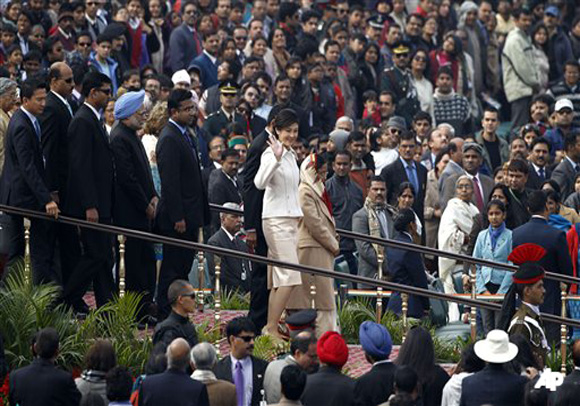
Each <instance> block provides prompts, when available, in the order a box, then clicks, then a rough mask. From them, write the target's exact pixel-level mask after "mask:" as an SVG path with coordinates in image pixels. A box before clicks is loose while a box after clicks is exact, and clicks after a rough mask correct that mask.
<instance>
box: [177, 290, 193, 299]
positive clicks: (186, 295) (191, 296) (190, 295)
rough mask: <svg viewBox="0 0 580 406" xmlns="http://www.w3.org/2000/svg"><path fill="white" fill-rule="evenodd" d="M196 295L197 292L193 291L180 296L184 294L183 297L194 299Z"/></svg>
mask: <svg viewBox="0 0 580 406" xmlns="http://www.w3.org/2000/svg"><path fill="white" fill-rule="evenodd" d="M195 295H196V293H195V292H191V293H184V294H183V295H180V296H182V297H190V298H192V299H193V298H194V297H195Z"/></svg>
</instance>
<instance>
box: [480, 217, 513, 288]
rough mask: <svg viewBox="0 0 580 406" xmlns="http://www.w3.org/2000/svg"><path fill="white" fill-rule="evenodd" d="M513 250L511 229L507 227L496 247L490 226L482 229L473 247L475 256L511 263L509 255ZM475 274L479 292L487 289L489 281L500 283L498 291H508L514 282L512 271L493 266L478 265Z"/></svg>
mask: <svg viewBox="0 0 580 406" xmlns="http://www.w3.org/2000/svg"><path fill="white" fill-rule="evenodd" d="M511 251H512V232H511V230H508V229H507V228H506V229H505V230H504V231H503V233H501V235H500V236H499V238H498V239H497V243H496V245H495V249H492V248H491V237H490V235H489V228H487V229H485V230H483V231H481V232H480V233H479V235H478V236H477V241H476V242H475V248H474V249H473V258H479V259H488V260H490V261H496V262H504V263H507V264H510V263H511V262H509V261H508V260H507V257H508V255H509V254H510V252H511ZM475 275H476V276H475V287H476V290H477V293H478V294H479V293H483V292H485V291H486V290H487V288H486V287H485V285H486V284H487V283H488V282H492V283H496V284H498V285H500V287H499V290H498V291H497V293H506V292H507V291H508V289H509V288H510V286H511V284H512V273H511V272H509V271H503V270H501V269H497V268H491V267H489V266H481V265H477V271H476V274H475ZM500 281H501V282H500ZM498 282H499V283H498Z"/></svg>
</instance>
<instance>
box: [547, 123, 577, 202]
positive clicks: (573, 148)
mask: <svg viewBox="0 0 580 406" xmlns="http://www.w3.org/2000/svg"><path fill="white" fill-rule="evenodd" d="M564 150H565V151H566V156H565V157H564V158H563V159H562V161H561V162H560V163H559V164H558V166H556V168H554V171H553V172H552V179H554V180H555V181H556V182H557V183H558V185H559V186H560V195H561V196H562V199H566V198H567V197H568V196H570V194H572V193H573V192H574V178H575V177H576V174H578V173H580V129H578V130H575V131H574V132H573V133H571V134H568V135H567V136H566V138H565V139H564Z"/></svg>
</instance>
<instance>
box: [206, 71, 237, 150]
mask: <svg viewBox="0 0 580 406" xmlns="http://www.w3.org/2000/svg"><path fill="white" fill-rule="evenodd" d="M219 89H220V102H221V104H222V106H221V107H220V109H219V110H218V111H216V112H215V113H213V114H210V115H209V116H208V117H207V119H206V120H205V123H204V124H203V129H204V130H205V131H206V132H207V134H208V136H209V137H208V139H211V138H212V137H214V136H216V135H221V136H224V137H225V138H226V139H227V136H228V134H227V127H228V125H229V124H231V123H233V122H237V123H240V124H242V125H247V123H246V121H245V119H244V117H243V116H242V115H241V114H238V113H236V106H237V105H238V91H239V86H238V84H237V83H236V82H234V81H233V80H226V81H224V82H222V83H221V84H220V87H219Z"/></svg>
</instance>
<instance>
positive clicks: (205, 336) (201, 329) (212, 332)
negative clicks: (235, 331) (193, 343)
mask: <svg viewBox="0 0 580 406" xmlns="http://www.w3.org/2000/svg"><path fill="white" fill-rule="evenodd" d="M195 330H196V332H197V338H198V340H199V342H200V343H201V342H203V341H207V342H208V343H215V342H217V341H219V340H220V339H221V338H222V332H221V330H220V327H219V326H215V325H214V324H213V323H212V322H210V321H209V320H206V321H203V322H201V324H198V325H196V327H195Z"/></svg>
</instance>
